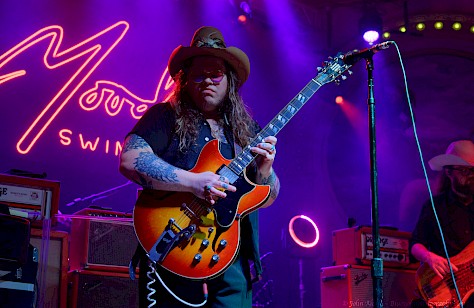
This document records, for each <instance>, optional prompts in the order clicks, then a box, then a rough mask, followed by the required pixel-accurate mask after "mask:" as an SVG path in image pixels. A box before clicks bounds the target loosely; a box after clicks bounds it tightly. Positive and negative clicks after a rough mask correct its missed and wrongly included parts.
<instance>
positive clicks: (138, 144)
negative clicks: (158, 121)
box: [123, 135, 150, 153]
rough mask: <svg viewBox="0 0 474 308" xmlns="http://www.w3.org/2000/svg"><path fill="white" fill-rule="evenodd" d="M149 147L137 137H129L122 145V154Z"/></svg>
mask: <svg viewBox="0 0 474 308" xmlns="http://www.w3.org/2000/svg"><path fill="white" fill-rule="evenodd" d="M149 146H150V145H149V144H148V143H147V142H146V141H145V140H144V139H143V138H142V137H139V136H137V135H130V139H129V140H128V141H127V142H126V143H125V144H124V147H123V153H125V152H127V151H130V150H137V149H143V148H145V147H149Z"/></svg>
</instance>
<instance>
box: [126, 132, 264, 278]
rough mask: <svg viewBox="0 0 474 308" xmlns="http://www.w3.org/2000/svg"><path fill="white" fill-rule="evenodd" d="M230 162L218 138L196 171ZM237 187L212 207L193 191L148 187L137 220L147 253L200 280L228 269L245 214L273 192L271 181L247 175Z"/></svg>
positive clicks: (139, 202)
mask: <svg viewBox="0 0 474 308" xmlns="http://www.w3.org/2000/svg"><path fill="white" fill-rule="evenodd" d="M229 162H230V161H229V160H227V159H225V158H224V157H223V156H222V155H221V154H220V152H219V143H218V141H217V140H213V141H210V142H208V143H207V144H206V145H205V146H204V147H203V149H202V151H201V154H200V156H199V158H198V161H197V163H196V165H195V166H194V167H193V168H192V169H191V170H190V171H191V172H195V173H199V172H204V171H212V172H217V171H218V169H219V168H220V167H221V166H223V165H227V164H229ZM233 185H235V186H236V187H237V191H236V192H229V191H227V192H226V193H227V197H226V198H224V199H220V200H218V201H217V202H216V204H214V205H212V206H211V205H210V204H209V203H207V202H205V201H204V200H201V199H198V198H196V197H195V196H194V195H193V194H191V193H181V192H169V191H157V190H150V189H145V190H143V191H142V192H141V193H140V196H139V198H138V200H137V203H136V204H135V207H134V211H133V224H134V227H135V233H136V235H137V238H138V240H139V242H140V244H141V245H142V247H143V248H144V249H145V250H146V251H147V253H148V254H149V255H150V256H154V255H156V251H158V257H160V258H158V257H156V259H158V260H154V258H153V257H151V258H150V259H152V260H154V261H157V262H156V263H157V264H159V265H160V266H162V267H163V268H165V269H167V270H168V271H170V272H172V273H175V274H177V275H179V276H182V277H185V278H189V279H195V280H197V279H207V278H212V277H215V276H217V275H219V274H221V273H222V272H223V271H224V270H225V269H226V268H228V267H229V266H230V265H231V264H232V261H233V260H234V259H235V257H236V256H237V253H238V250H239V247H240V220H241V218H243V217H244V216H245V215H247V214H249V213H250V212H252V211H255V210H256V209H258V208H259V207H260V206H262V205H263V204H264V203H265V201H266V200H267V199H268V197H269V194H270V187H269V186H268V185H256V184H254V183H252V182H250V181H249V180H248V179H247V178H246V177H245V176H242V177H239V179H238V180H237V181H236V182H235V183H233ZM183 205H184V206H183ZM170 219H171V220H173V222H172V223H170ZM190 226H191V227H190ZM193 226H195V229H194V230H193V232H191V233H192V235H191V236H190V237H189V238H187V237H186V235H187V234H186V233H183V235H181V239H180V241H177V242H176V243H175V245H172V246H167V245H168V244H169V243H170V242H171V240H170V239H171V238H173V237H174V238H176V234H178V233H179V231H181V230H185V229H186V228H192V227H193ZM160 238H161V239H162V240H161V241H159V239H160ZM158 241H159V243H158V244H157V242H158ZM164 246H167V248H171V249H170V250H169V252H166V253H163V251H167V249H164V248H163V247H164Z"/></svg>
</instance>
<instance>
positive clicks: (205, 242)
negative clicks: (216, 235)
mask: <svg viewBox="0 0 474 308" xmlns="http://www.w3.org/2000/svg"><path fill="white" fill-rule="evenodd" d="M201 246H202V247H204V248H206V247H208V246H209V240H208V239H204V240H203V241H202V243H201Z"/></svg>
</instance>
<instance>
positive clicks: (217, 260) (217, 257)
mask: <svg viewBox="0 0 474 308" xmlns="http://www.w3.org/2000/svg"><path fill="white" fill-rule="evenodd" d="M211 259H212V262H214V263H217V262H219V259H220V258H219V255H212V258H211Z"/></svg>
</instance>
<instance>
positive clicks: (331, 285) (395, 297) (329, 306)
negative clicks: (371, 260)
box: [321, 264, 416, 308]
mask: <svg viewBox="0 0 474 308" xmlns="http://www.w3.org/2000/svg"><path fill="white" fill-rule="evenodd" d="M415 273H416V271H415V270H405V269H395V268H385V269H384V272H383V278H382V290H383V306H384V307H399V308H407V307H410V304H411V301H412V299H413V295H414V292H415V290H416V282H415ZM354 307H374V302H373V284H372V277H371V268H370V267H368V266H360V265H349V264H345V265H338V266H331V267H323V268H322V269H321V308H354Z"/></svg>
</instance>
